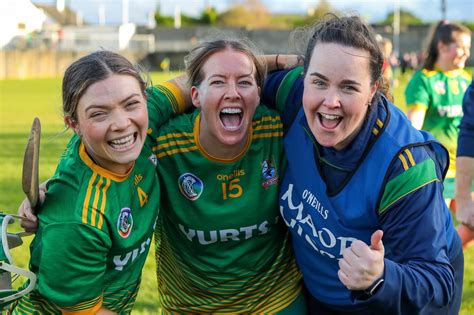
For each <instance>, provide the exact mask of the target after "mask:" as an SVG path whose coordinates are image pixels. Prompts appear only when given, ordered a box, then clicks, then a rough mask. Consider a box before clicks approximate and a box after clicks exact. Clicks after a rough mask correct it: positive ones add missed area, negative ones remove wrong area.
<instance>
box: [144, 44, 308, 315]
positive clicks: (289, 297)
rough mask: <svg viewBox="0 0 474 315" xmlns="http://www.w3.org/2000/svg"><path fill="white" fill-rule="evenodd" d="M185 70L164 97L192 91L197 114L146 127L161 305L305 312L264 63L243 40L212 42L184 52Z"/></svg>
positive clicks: (173, 309)
mask: <svg viewBox="0 0 474 315" xmlns="http://www.w3.org/2000/svg"><path fill="white" fill-rule="evenodd" d="M186 74H187V80H188V84H187V85H183V84H181V86H179V85H178V87H179V88H180V90H181V93H176V90H175V91H174V92H173V91H171V90H169V91H168V92H167V93H166V94H167V95H174V96H177V97H179V99H181V100H184V97H183V95H188V94H189V92H190V93H191V97H192V103H193V104H194V105H195V107H197V110H195V111H194V112H192V113H190V114H186V115H180V116H178V117H176V118H175V119H173V120H171V121H170V122H169V123H167V124H165V125H164V126H162V127H161V128H159V129H158V130H155V129H153V130H152V131H151V135H152V136H153V137H154V138H155V139H156V140H157V146H155V147H154V148H153V149H154V152H155V153H156V156H157V159H158V170H159V172H160V180H161V188H162V192H161V194H162V195H161V196H162V199H161V213H160V218H159V222H158V226H157V229H156V231H157V235H156V238H155V240H156V259H157V276H158V291H159V295H160V298H161V306H162V308H163V311H164V313H165V314H170V313H180V314H181V313H186V314H188V313H206V314H217V313H219V314H220V313H247V314H249V313H252V314H256V313H261V314H275V313H278V314H305V313H306V310H305V308H306V306H305V301H304V298H303V296H302V293H301V276H300V273H299V271H298V269H297V266H296V263H295V260H294V257H293V252H292V250H291V245H290V242H289V240H288V233H287V230H286V228H285V226H284V223H283V221H282V220H281V218H280V217H279V210H278V204H277V198H278V187H279V180H280V176H281V170H282V166H283V163H284V158H283V147H282V123H281V120H280V116H279V114H278V112H277V111H275V110H271V109H269V108H267V107H266V106H264V105H259V100H260V92H261V89H262V84H263V82H264V79H265V66H264V63H263V61H262V60H261V59H259V58H257V57H256V55H255V53H254V52H253V51H252V49H251V48H250V46H249V45H247V44H246V43H244V42H243V41H236V40H215V41H209V42H204V43H202V44H200V45H198V46H197V47H195V48H194V49H193V50H192V51H191V52H190V54H189V55H188V56H187V57H186ZM189 89H190V90H189ZM180 95H181V96H180ZM175 103H179V102H178V101H176V102H175ZM164 105H166V104H164ZM151 125H153V123H152V124H151Z"/></svg>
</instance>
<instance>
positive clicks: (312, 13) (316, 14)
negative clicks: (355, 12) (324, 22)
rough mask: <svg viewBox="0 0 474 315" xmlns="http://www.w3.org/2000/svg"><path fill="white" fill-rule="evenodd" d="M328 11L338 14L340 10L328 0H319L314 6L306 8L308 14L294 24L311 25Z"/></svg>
mask: <svg viewBox="0 0 474 315" xmlns="http://www.w3.org/2000/svg"><path fill="white" fill-rule="evenodd" d="M328 13H333V14H335V15H340V12H339V11H338V10H337V9H335V8H333V7H332V6H331V4H330V3H329V1H327V0H319V1H318V4H317V5H316V6H315V7H314V8H310V9H309V10H308V16H307V17H306V18H305V19H303V20H301V21H297V22H296V23H295V26H302V25H311V24H313V23H315V22H316V21H319V20H321V19H322V18H324V16H325V15H326V14H328Z"/></svg>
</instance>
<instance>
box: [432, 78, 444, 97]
mask: <svg viewBox="0 0 474 315" xmlns="http://www.w3.org/2000/svg"><path fill="white" fill-rule="evenodd" d="M434 89H435V91H436V93H438V94H441V95H443V94H446V84H444V82H443V81H436V83H435V84H434Z"/></svg>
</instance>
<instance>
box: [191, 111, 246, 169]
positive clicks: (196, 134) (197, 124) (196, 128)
mask: <svg viewBox="0 0 474 315" xmlns="http://www.w3.org/2000/svg"><path fill="white" fill-rule="evenodd" d="M200 122H201V113H199V115H198V116H197V117H196V120H195V121H194V128H193V130H194V141H195V142H196V145H197V147H198V148H199V151H200V152H201V153H202V155H204V156H205V157H206V158H207V159H208V160H211V161H215V162H220V163H233V162H235V161H237V160H238V159H240V158H241V157H242V156H244V155H245V154H246V153H247V150H248V149H249V148H250V144H251V143H252V134H253V128H249V132H248V136H247V140H246V141H247V142H246V143H245V145H244V148H243V149H242V151H240V153H239V154H237V155H236V156H234V157H232V158H230V159H224V158H219V157H215V156H212V155H211V154H210V153H209V152H207V151H206V149H204V147H203V146H202V145H201V142H200V141H199V133H200Z"/></svg>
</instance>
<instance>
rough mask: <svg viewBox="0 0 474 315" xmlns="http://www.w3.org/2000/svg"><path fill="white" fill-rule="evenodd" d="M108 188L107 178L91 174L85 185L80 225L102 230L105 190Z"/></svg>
mask: <svg viewBox="0 0 474 315" xmlns="http://www.w3.org/2000/svg"><path fill="white" fill-rule="evenodd" d="M109 187H110V179H109V178H107V177H104V176H101V175H100V174H98V173H96V172H94V173H92V176H91V178H90V180H89V183H88V184H87V190H86V196H85V198H84V203H83V204H82V223H84V224H89V225H91V226H96V227H97V228H98V229H102V224H103V217H104V211H105V206H106V203H107V189H109ZM92 196H93V197H92ZM91 199H92V203H91ZM99 202H100V206H99ZM97 211H99V214H97ZM89 216H90V221H89ZM97 216H98V217H99V219H98V222H97V219H96V217H97ZM96 222H97V223H96Z"/></svg>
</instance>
